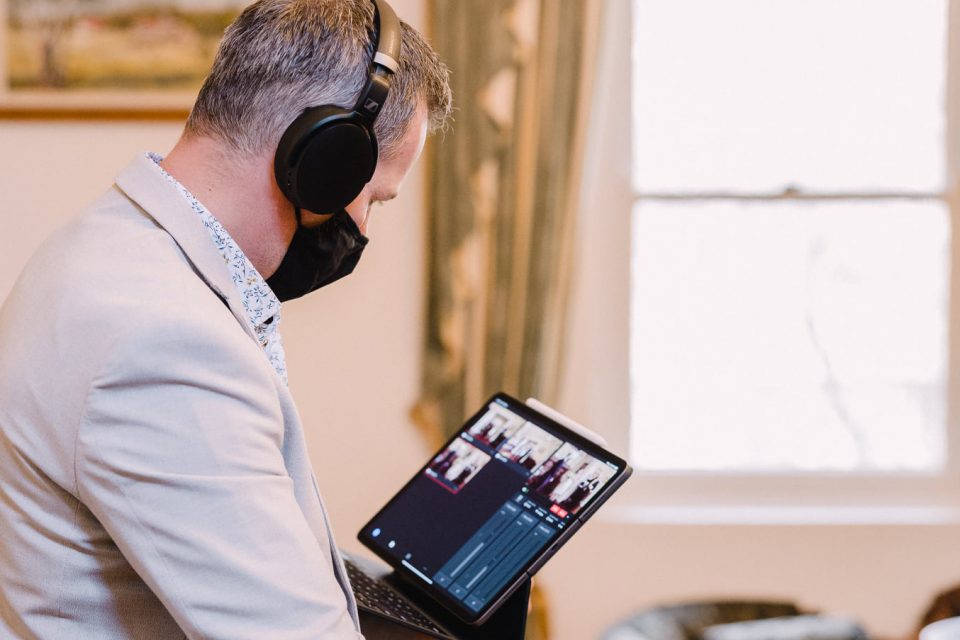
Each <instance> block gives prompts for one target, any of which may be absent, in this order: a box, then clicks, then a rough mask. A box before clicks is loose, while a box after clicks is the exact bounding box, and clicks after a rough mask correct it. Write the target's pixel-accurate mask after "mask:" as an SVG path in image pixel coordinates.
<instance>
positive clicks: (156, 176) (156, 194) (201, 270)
mask: <svg viewBox="0 0 960 640" xmlns="http://www.w3.org/2000/svg"><path fill="white" fill-rule="evenodd" d="M116 185H117V187H118V188H119V189H120V190H121V191H123V192H124V193H125V194H126V195H127V197H128V198H130V199H131V200H132V201H133V202H134V203H136V204H137V205H138V206H139V207H140V208H141V209H143V210H144V211H145V212H146V213H147V215H149V216H150V217H151V218H153V219H154V220H155V221H156V222H157V224H159V225H160V226H161V227H162V228H163V229H164V230H165V231H166V232H167V233H169V234H170V236H171V237H173V239H174V241H175V242H176V243H177V245H179V246H180V249H181V250H182V251H183V253H184V255H185V256H186V257H187V260H189V261H190V263H191V264H192V265H193V267H194V269H195V270H196V271H197V273H198V274H199V275H200V277H201V278H202V279H203V281H204V282H206V283H207V286H209V287H210V288H211V289H212V290H213V291H214V293H216V294H217V296H219V297H220V299H221V300H223V301H225V302H226V304H227V307H228V308H229V309H230V312H231V313H233V315H234V317H236V319H237V321H238V322H239V323H240V325H241V326H242V327H243V330H244V331H245V332H246V333H247V335H249V336H250V337H251V338H252V339H253V340H256V339H257V338H256V336H255V335H254V333H253V329H252V328H251V327H250V322H249V320H248V318H247V312H246V311H245V310H244V308H243V302H242V301H241V300H240V295H239V293H238V292H237V288H236V287H235V286H234V285H233V282H232V281H231V280H230V272H229V270H228V268H227V265H226V264H225V263H224V261H223V256H222V255H221V254H220V252H219V251H217V248H216V246H214V244H213V242H211V241H210V236H209V234H208V233H207V230H206V229H204V227H203V223H202V222H201V221H200V218H199V216H197V214H196V212H194V211H193V209H192V208H191V206H190V204H189V203H188V202H187V201H186V199H185V198H184V197H183V194H182V193H180V191H178V190H177V188H176V186H174V185H173V184H172V183H171V182H170V181H169V179H168V178H166V176H164V175H163V173H162V169H161V168H160V167H159V166H158V165H157V163H155V162H154V161H153V160H151V159H150V158H149V157H147V155H146V154H141V155H138V156H137V157H136V158H134V160H133V162H131V163H130V164H129V165H128V166H127V168H126V169H124V170H123V171H122V172H121V173H120V175H118V176H117V179H116Z"/></svg>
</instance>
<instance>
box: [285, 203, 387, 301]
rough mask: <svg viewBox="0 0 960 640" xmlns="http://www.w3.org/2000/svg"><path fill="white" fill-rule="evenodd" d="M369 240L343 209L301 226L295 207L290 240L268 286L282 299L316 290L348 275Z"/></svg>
mask: <svg viewBox="0 0 960 640" xmlns="http://www.w3.org/2000/svg"><path fill="white" fill-rule="evenodd" d="M369 241H370V240H369V238H367V237H366V236H364V235H363V234H362V233H360V228H359V227H357V223H356V222H354V221H353V218H351V217H350V214H348V213H347V212H346V211H338V212H337V213H335V214H334V215H333V217H332V218H330V219H329V220H327V221H326V222H324V223H323V224H320V225H318V226H316V227H304V226H303V225H302V224H300V210H299V209H298V210H297V231H296V232H295V233H294V234H293V241H292V242H291V243H290V248H288V249H287V253H286V255H285V256H283V261H282V262H281V263H280V266H279V267H278V268H277V271H276V273H274V274H273V275H272V276H270V277H269V278H267V285H269V287H270V288H271V289H272V290H273V293H274V294H276V296H277V298H279V299H280V301H281V302H284V301H286V300H293V299H294V298H299V297H300V296H303V295H306V294H308V293H310V292H311V291H316V290H317V289H319V288H320V287H325V286H326V285H328V284H330V283H331V282H335V281H337V280H339V279H340V278H342V277H343V276H347V275H350V274H351V273H352V272H353V268H354V267H356V266H357V263H358V262H359V261H360V254H362V253H363V248H364V247H365V246H367V242H369Z"/></svg>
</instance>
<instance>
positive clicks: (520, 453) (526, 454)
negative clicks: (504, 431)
mask: <svg viewBox="0 0 960 640" xmlns="http://www.w3.org/2000/svg"><path fill="white" fill-rule="evenodd" d="M562 442H563V441H562V440H560V438H558V437H556V436H554V435H551V434H549V433H547V432H546V431H544V430H543V429H541V428H540V427H538V426H537V425H535V424H533V423H532V422H527V423H526V424H524V425H523V427H522V428H521V429H520V430H519V431H517V432H516V433H515V434H513V435H512V436H510V437H509V438H507V441H506V442H504V443H503V445H502V446H501V447H500V449H499V450H498V453H500V454H501V455H502V456H503V457H505V458H507V459H508V460H512V461H514V462H516V463H517V464H520V465H522V466H524V467H526V468H527V469H528V470H530V471H533V470H534V469H536V468H537V467H539V466H540V465H541V464H543V462H544V461H545V460H547V458H549V457H550V454H552V453H553V452H554V451H556V450H557V448H558V447H559V446H560V444H561V443H562Z"/></svg>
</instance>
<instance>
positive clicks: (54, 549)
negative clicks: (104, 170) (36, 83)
mask: <svg viewBox="0 0 960 640" xmlns="http://www.w3.org/2000/svg"><path fill="white" fill-rule="evenodd" d="M344 576H345V571H344V569H343V564H342V562H341V560H340V557H339V555H338V553H337V552H336V544H335V542H334V540H333V535H332V532H331V530H330V526H329V524H328V521H327V514H326V512H325V510H324V506H323V502H322V501H321V499H320V493H319V490H318V489H317V485H316V481H315V479H314V475H313V471H312V469H311V465H310V461H309V460H308V458H307V450H306V447H305V444H304V439H303V433H302V428H301V424H300V419H299V417H298V415H297V410H296V408H295V406H294V403H293V400H292V398H291V397H290V394H289V392H288V390H287V387H286V386H285V385H284V383H283V382H282V381H281V380H280V378H279V377H278V376H277V374H276V373H275V372H274V369H273V368H272V367H271V365H270V363H269V361H268V360H267V357H266V355H265V354H264V352H263V350H262V349H261V347H260V346H259V344H258V343H257V342H256V339H255V338H254V336H253V334H252V332H251V331H250V329H249V328H248V323H247V322H246V318H245V315H244V311H243V306H242V304H241V302H240V300H239V295H238V293H237V291H236V289H235V288H234V286H233V283H232V282H231V281H230V276H229V274H228V271H227V268H226V266H225V265H224V262H223V258H222V257H221V255H220V253H219V252H218V251H217V249H216V247H215V246H214V245H213V243H212V242H211V240H210V237H209V235H208V234H207V232H206V230H205V229H204V228H203V226H202V224H201V222H200V220H199V218H198V216H197V215H196V214H195V213H194V212H193V210H192V209H191V208H190V206H189V205H188V204H187V202H186V200H185V199H184V198H183V196H182V195H181V194H180V193H179V192H178V191H177V190H176V188H175V187H174V186H173V185H171V184H170V183H169V182H167V180H166V179H165V178H164V177H163V176H162V175H161V174H160V172H159V168H158V167H157V166H156V164H154V163H153V162H152V161H151V160H150V159H148V158H147V157H145V156H141V157H138V158H137V159H135V160H134V162H133V163H132V164H131V165H130V166H129V167H127V169H125V170H124V171H123V173H121V174H120V176H119V177H118V178H117V181H116V184H115V185H114V187H113V188H112V189H111V190H110V191H109V192H108V193H107V194H106V195H104V196H103V198H102V199H100V200H99V201H98V202H97V203H96V204H94V205H93V206H92V207H91V208H90V209H88V210H87V211H86V212H84V213H83V214H82V215H80V216H79V217H78V218H76V219H75V220H74V221H73V222H71V223H70V224H69V225H68V226H66V227H65V228H63V229H62V230H60V231H59V232H57V233H56V234H55V235H54V236H53V237H51V238H50V239H49V240H48V241H47V242H46V243H45V244H44V245H43V246H42V247H41V248H40V250H39V251H38V252H37V253H36V254H35V255H34V257H33V258H32V259H31V260H30V262H29V263H28V265H27V266H26V268H25V269H24V271H23V273H22V275H21V277H20V279H19V280H18V282H17V284H16V286H15V287H14V289H13V292H12V293H11V294H10V296H9V297H8V298H7V300H6V301H5V302H4V304H3V307H2V308H0V638H4V639H6V638H44V639H47V638H56V639H60V638H63V639H67V640H87V639H90V640H109V639H111V638H136V639H137V640H154V639H164V640H166V639H170V638H183V637H186V638H204V639H211V640H216V639H222V640H243V639H246V638H249V639H251V640H253V639H256V640H269V639H272V638H277V639H284V640H287V639H289V640H295V639H301V638H302V639H307V638H309V639H311V640H316V639H319V638H337V639H340V638H358V637H360V634H359V631H358V629H359V627H358V625H357V612H356V605H355V603H354V600H353V596H352V593H351V592H350V589H349V586H348V585H349V583H348V582H347V581H346V579H345V577H344Z"/></svg>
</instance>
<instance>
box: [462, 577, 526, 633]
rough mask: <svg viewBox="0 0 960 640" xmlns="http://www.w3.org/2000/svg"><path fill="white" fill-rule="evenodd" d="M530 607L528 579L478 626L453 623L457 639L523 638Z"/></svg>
mask: <svg viewBox="0 0 960 640" xmlns="http://www.w3.org/2000/svg"><path fill="white" fill-rule="evenodd" d="M529 608H530V580H526V581H525V582H524V583H523V584H522V585H520V587H519V588H518V589H517V590H516V591H515V592H514V594H513V595H512V596H510V597H509V598H508V599H507V601H506V602H504V603H503V605H502V606H501V607H500V608H499V609H497V611H496V613H494V614H493V615H492V616H490V619H489V620H487V621H486V622H485V623H483V624H482V625H480V626H471V625H468V624H463V623H461V624H458V625H453V626H455V627H456V628H455V629H450V630H451V631H453V632H454V633H456V635H457V638H458V640H490V639H491V638H496V639H497V640H523V638H524V636H525V635H526V631H527V611H528V610H529Z"/></svg>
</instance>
